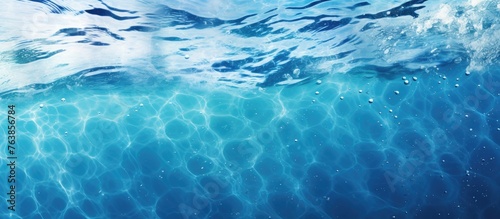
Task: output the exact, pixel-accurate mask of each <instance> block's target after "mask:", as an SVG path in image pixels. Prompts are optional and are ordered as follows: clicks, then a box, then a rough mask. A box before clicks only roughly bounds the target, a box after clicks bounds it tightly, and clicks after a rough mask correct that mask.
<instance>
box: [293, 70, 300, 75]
mask: <svg viewBox="0 0 500 219" xmlns="http://www.w3.org/2000/svg"><path fill="white" fill-rule="evenodd" d="M299 75H300V69H298V68H296V69H294V70H293V76H295V77H298V76H299Z"/></svg>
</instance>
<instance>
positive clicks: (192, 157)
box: [2, 70, 500, 218]
mask: <svg viewBox="0 0 500 219" xmlns="http://www.w3.org/2000/svg"><path fill="white" fill-rule="evenodd" d="M435 71H436V72H434V73H433V74H428V75H425V76H421V77H420V78H418V80H413V79H411V80H410V82H409V84H408V85H405V83H404V81H403V80H401V79H395V80H393V81H385V80H383V81H381V80H379V79H366V78H361V77H359V78H356V77H349V76H346V75H340V76H339V75H337V76H331V77H324V78H322V80H321V81H318V82H317V83H309V84H305V85H301V86H293V87H274V88H266V89H255V90H247V91H242V90H237V89H234V88H227V87H220V88H210V89H208V88H203V87H198V88H194V87H189V85H182V84H177V85H175V84H172V83H159V84H158V85H155V86H150V87H147V89H146V88H144V87H142V88H140V86H135V87H134V86H129V87H115V88H114V89H102V88H101V89H99V88H97V89H88V88H85V87H91V86H83V87H67V86H60V87H54V88H52V89H51V90H49V91H47V92H44V93H38V94H35V95H32V96H27V95H12V96H10V97H8V99H9V101H11V102H12V103H16V104H17V108H18V112H19V115H18V133H19V136H18V139H19V143H18V145H19V149H18V153H20V154H19V161H18V163H19V164H18V168H20V169H21V171H19V173H20V176H18V178H19V182H20V183H18V185H19V188H18V193H19V195H18V197H19V199H18V203H19V204H18V209H19V210H18V211H17V212H16V214H17V215H18V216H19V217H22V218H30V217H49V218H59V217H63V218H85V217H92V218H110V217H111V218H117V217H120V218H269V217H271V218H299V217H302V218H320V217H326V218H328V217H342V218H346V217H349V218H359V217H365V216H368V215H370V216H373V217H377V218H389V217H393V216H394V217H396V218H404V217H406V216H405V215H412V217H416V218H426V217H430V216H435V215H436V214H441V215H449V216H448V217H458V216H460V215H466V216H467V217H475V216H483V217H488V216H490V215H494V214H497V213H498V208H496V207H495V203H496V204H498V200H499V196H498V194H500V193H499V191H498V190H499V188H498V184H497V183H496V182H498V181H495V179H498V171H496V167H498V166H499V165H500V163H499V159H498V156H499V150H498V143H499V142H500V139H499V136H500V134H499V133H500V131H499V130H498V127H500V123H499V121H498V119H499V112H498V109H499V107H498V104H499V102H498V91H499V88H498V84H493V83H491V82H492V81H494V80H495V79H497V78H498V76H494V75H491V74H490V73H484V74H482V75H480V74H476V75H466V74H465V72H463V71H462V72H460V71H456V72H448V73H446V75H447V76H448V77H447V79H443V75H442V74H440V72H438V70H435ZM407 78H408V79H409V78H412V77H410V76H408V77H407ZM450 78H456V80H459V81H460V83H461V86H460V87H458V88H457V87H455V86H454V84H455V83H456V80H450ZM183 87H184V88H183ZM426 88H430V89H426ZM395 91H398V92H395ZM464 100H466V101H464ZM2 118H5V117H2ZM4 122H5V121H4V120H2V124H4ZM2 153H4V152H2ZM2 156H3V157H5V154H2ZM471 203H480V204H471Z"/></svg>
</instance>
